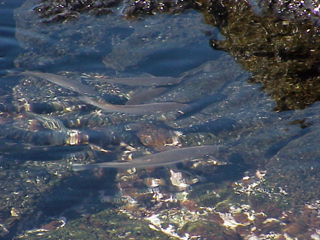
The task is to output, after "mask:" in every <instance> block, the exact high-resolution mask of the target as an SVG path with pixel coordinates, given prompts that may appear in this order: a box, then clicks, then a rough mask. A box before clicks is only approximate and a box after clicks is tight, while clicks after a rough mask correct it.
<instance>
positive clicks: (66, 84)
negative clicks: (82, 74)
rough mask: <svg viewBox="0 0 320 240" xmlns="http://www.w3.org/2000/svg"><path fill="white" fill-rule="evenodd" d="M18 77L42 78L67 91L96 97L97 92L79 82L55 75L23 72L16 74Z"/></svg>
mask: <svg viewBox="0 0 320 240" xmlns="http://www.w3.org/2000/svg"><path fill="white" fill-rule="evenodd" d="M18 74H19V75H24V76H31V77H38V78H43V79H45V80H47V81H49V82H52V83H54V84H56V85H59V86H61V87H63V88H66V89H69V90H71V91H74V92H77V93H80V94H85V95H90V96H98V92H97V91H95V90H94V89H93V88H91V87H89V86H87V85H85V84H82V83H81V82H79V81H75V80H73V79H69V78H66V77H63V76H60V75H57V74H52V73H44V72H33V71H24V72H21V73H18Z"/></svg>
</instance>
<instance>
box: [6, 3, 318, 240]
mask: <svg viewBox="0 0 320 240" xmlns="http://www.w3.org/2000/svg"><path fill="white" fill-rule="evenodd" d="M0 4H1V5H0V6H1V8H0V12H2V14H1V15H0V16H1V17H0V21H1V25H0V44H1V46H2V47H1V50H0V51H1V56H0V57H1V58H0V60H1V62H2V63H3V64H1V70H0V71H1V75H2V76H1V85H0V90H1V92H0V97H1V106H0V110H1V112H0V113H1V115H0V122H1V130H0V156H1V157H0V179H1V187H0V191H1V192H0V196H1V197H0V198H1V199H0V202H3V203H4V204H2V206H1V208H0V216H1V218H0V224H1V225H0V226H1V228H0V238H1V237H3V238H4V239H12V238H13V239H14V238H18V236H19V238H22V239H43V238H44V237H45V238H49V237H50V238H53V239H70V238H71V236H72V235H73V236H74V237H75V238H76V239H88V236H90V234H93V233H94V234H95V235H96V236H97V239H119V238H130V237H131V238H133V239H138V238H139V239H166V238H172V239H192V237H194V236H197V237H198V238H199V237H200V238H203V239H205V238H207V239H210V238H212V239H218V237H219V236H220V235H223V236H225V238H224V239H239V238H240V237H241V238H240V239H249V238H250V236H251V237H256V238H266V239H268V238H271V237H272V236H273V237H275V238H277V237H280V236H284V235H286V236H290V237H293V238H294V237H300V236H303V237H306V235H303V234H306V231H304V228H299V224H300V225H301V222H302V223H303V225H304V226H306V228H308V229H309V230H308V234H309V235H308V236H313V237H314V239H317V237H319V230H317V229H318V226H319V225H317V224H316V223H317V222H318V220H317V219H319V212H320V204H319V196H320V194H319V191H317V190H316V189H317V186H318V184H319V180H320V179H319V177H318V172H319V159H320V150H319V147H318V142H319V141H318V140H320V139H319V134H318V132H319V123H320V122H319V119H320V118H319V103H318V102H315V103H314V104H312V105H311V106H309V107H307V108H305V109H301V110H288V111H283V112H276V111H274V110H273V109H274V107H275V106H276V103H275V101H274V100H273V99H272V98H271V97H270V96H269V95H267V94H266V93H265V92H264V91H263V89H261V85H259V84H253V83H249V81H248V79H249V78H250V76H252V75H253V73H250V72H248V71H246V70H244V69H243V68H242V67H241V65H240V64H239V63H237V62H236V61H235V59H234V58H233V57H232V56H231V55H229V54H228V53H227V52H223V51H216V50H213V49H212V47H210V45H209V42H210V41H209V40H210V39H211V37H212V36H219V34H218V29H217V28H216V27H214V26H212V25H209V24H205V23H204V22H203V16H202V14H201V13H200V12H196V11H194V10H187V11H185V12H184V13H181V14H175V15H172V14H157V15H155V16H143V17H141V18H139V19H125V18H122V17H121V14H120V11H121V9H123V6H122V5H120V6H118V7H117V6H116V7H113V8H111V9H112V10H113V12H114V13H113V14H108V15H101V16H98V17H97V16H94V15H93V14H90V13H81V14H80V15H79V17H78V18H77V19H73V20H64V21H62V22H53V23H45V22H43V20H42V19H40V18H39V16H38V15H37V14H35V13H34V11H33V10H32V9H33V8H34V7H35V6H36V5H37V4H39V3H38V2H36V1H34V0H30V1H29V0H28V1H25V2H24V3H23V4H22V2H20V1H10V2H9V1H2V2H1V1H0ZM20 4H22V6H21V7H20V8H18V7H19V5H20ZM15 8H16V9H15ZM13 9H15V10H14V14H13ZM15 26H16V27H15ZM209 33H210V34H209ZM219 38H221V39H222V36H219ZM7 71H10V72H11V73H12V72H15V71H19V72H20V71H41V72H44V73H52V74H57V75H60V76H61V77H63V78H61V79H62V80H60V79H59V80H58V81H50V80H49V81H47V80H48V79H47V80H46V77H44V78H42V77H41V76H40V77H39V76H36V75H35V74H33V75H32V76H21V75H14V74H13V75H12V76H7V77H6V76H3V74H4V73H6V72H7ZM255 74H256V73H255ZM38 75H39V74H38ZM50 76H51V75H50ZM105 76H107V77H110V78H112V79H113V80H112V82H111V83H109V82H106V81H99V78H100V79H103V78H101V77H105ZM152 76H157V77H163V76H165V77H175V78H178V77H183V78H182V80H181V81H179V82H178V83H177V84H173V85H171V84H169V85H166V84H164V85H161V84H160V86H161V91H160V92H159V91H156V90H155V89H156V88H157V87H158V86H154V84H150V85H151V86H148V84H145V83H144V85H142V86H141V84H140V85H136V86H135V85H134V84H128V85H125V84H122V83H120V84H116V83H114V82H115V81H116V79H117V78H121V79H126V81H127V80H128V79H130V78H132V79H134V80H135V81H136V80H137V78H139V77H141V79H142V80H143V81H146V79H151V80H152ZM68 79H70V81H69V82H67V83H64V82H63V81H68ZM61 81H62V82H61ZM137 82H139V81H137ZM84 85H85V86H84ZM145 85H147V86H145ZM153 88H154V89H153ZM75 89H76V90H75ZM79 89H80V90H79ZM81 89H86V91H87V89H92V90H93V91H92V92H93V93H97V94H94V95H97V96H90V98H91V97H92V98H94V97H95V100H92V101H94V103H98V101H100V102H103V104H106V103H107V104H108V106H110V104H113V105H112V106H113V109H115V110H114V112H110V110H108V111H107V112H105V111H103V110H104V109H103V108H102V109H100V108H99V106H102V104H93V105H94V106H92V105H91V104H89V103H88V101H83V99H84V98H87V97H85V96H82V95H81V94H85V93H83V92H81ZM89 92H91V91H89ZM141 95H142V97H143V99H144V100H143V102H142V103H136V104H139V106H141V105H142V104H147V105H146V106H149V107H150V106H152V104H154V103H160V102H172V103H176V105H178V106H183V108H179V109H178V110H176V109H175V108H173V110H172V111H169V112H168V111H158V110H157V111H153V112H152V113H151V114H149V113H150V109H149V108H148V109H146V110H147V111H146V112H147V114H145V115H142V116H141V114H140V113H139V114H135V112H134V111H129V112H123V111H117V110H116V108H117V107H114V106H118V105H123V106H126V107H125V108H130V109H131V108H134V107H135V106H136V105H126V102H128V103H129V102H130V99H138V98H137V97H136V96H139V97H140V96H141ZM129 106H130V107H129ZM132 106H133V107H132ZM146 108H147V107H146ZM28 112H31V113H28ZM199 145H200V146H202V145H206V146H208V145H212V146H213V149H214V150H215V151H209V152H210V154H209V155H208V156H201V157H199V159H193V157H192V156H191V157H192V161H182V160H181V159H176V160H175V156H174V155H173V156H172V155H170V156H169V157H168V158H167V159H163V158H164V157H166V156H167V155H166V154H162V153H161V152H165V151H167V154H170V153H173V154H174V153H177V152H179V151H175V150H173V149H175V148H181V147H183V148H188V147H193V146H199ZM217 146H220V147H221V148H223V149H224V151H219V150H216V148H217V149H219V148H218V147H217ZM196 149H199V148H196ZM225 149H227V151H225ZM149 154H155V155H152V156H154V158H151V159H155V160H153V161H156V162H155V163H153V162H152V166H156V167H153V168H151V167H150V164H149V166H148V164H146V166H145V167H146V168H143V166H142V165H143V163H142V162H141V159H142V160H143V159H149V158H148V157H147V156H148V155H149ZM191 155H192V154H191ZM196 155H197V156H198V155H201V154H199V153H197V154H196ZM159 156H160V157H159ZM163 156H164V157H163ZM132 159H133V160H132ZM134 159H139V169H130V170H117V169H108V168H104V169H99V168H95V169H90V168H92V167H90V166H91V165H88V166H89V167H87V168H88V169H90V170H87V171H83V172H73V171H72V166H73V164H91V163H96V165H92V166H99V164H100V166H108V164H104V163H106V162H111V164H110V165H111V166H112V162H114V164H117V163H119V162H121V161H126V162H127V161H134ZM166 160H167V161H170V162H175V163H177V162H179V163H177V164H175V165H173V166H167V163H166ZM161 162H163V163H166V164H165V165H166V166H161ZM133 165H134V164H133ZM159 165H160V166H159ZM130 166H131V165H130ZM141 166H142V167H141ZM308 216H309V217H308ZM31 219H32V220H33V221H30V220H31ZM313 219H316V220H313ZM128 222H130V224H128ZM124 223H125V224H124ZM267 223H268V224H267ZM79 226H80V227H79ZM199 226H200V227H199ZM41 229H42V230H41ZM43 229H46V230H43ZM293 229H294V230H293ZM317 231H318V232H317Z"/></svg>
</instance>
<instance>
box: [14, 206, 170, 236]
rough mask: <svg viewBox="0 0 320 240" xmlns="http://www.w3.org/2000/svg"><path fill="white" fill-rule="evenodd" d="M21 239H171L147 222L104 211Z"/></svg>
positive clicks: (27, 234) (28, 234)
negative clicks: (150, 226)
mask: <svg viewBox="0 0 320 240" xmlns="http://www.w3.org/2000/svg"><path fill="white" fill-rule="evenodd" d="M19 239H28V240H37V239H80V240H81V239H170V238H168V237H167V236H166V235H165V234H163V233H160V232H156V231H153V230H151V229H150V228H149V226H148V224H146V222H145V221H142V220H138V219H130V218H128V215H127V214H125V213H121V212H119V211H118V210H112V209H109V210H104V211H101V212H99V213H96V214H93V215H90V216H89V215H86V216H84V217H83V218H77V219H72V220H70V221H68V222H67V224H66V225H65V226H64V227H62V228H60V229H56V230H51V231H49V232H42V233H41V234H39V233H36V232H34V233H26V235H24V236H20V237H19Z"/></svg>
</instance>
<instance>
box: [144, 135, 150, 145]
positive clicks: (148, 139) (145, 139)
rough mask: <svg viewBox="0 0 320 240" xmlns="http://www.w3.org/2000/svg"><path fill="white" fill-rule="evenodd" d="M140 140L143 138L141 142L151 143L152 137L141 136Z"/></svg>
mask: <svg viewBox="0 0 320 240" xmlns="http://www.w3.org/2000/svg"><path fill="white" fill-rule="evenodd" d="M142 140H143V141H142V142H143V144H145V145H149V144H151V143H152V138H151V137H150V136H146V137H143V139H142Z"/></svg>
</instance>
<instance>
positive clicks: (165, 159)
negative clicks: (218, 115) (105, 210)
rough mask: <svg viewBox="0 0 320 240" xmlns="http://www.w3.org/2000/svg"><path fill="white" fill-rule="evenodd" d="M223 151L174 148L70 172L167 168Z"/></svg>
mask: <svg viewBox="0 0 320 240" xmlns="http://www.w3.org/2000/svg"><path fill="white" fill-rule="evenodd" d="M222 150H225V149H224V148H223V147H221V146H213V145H203V146H196V147H186V148H176V149H171V150H168V151H164V152H160V153H155V154H149V155H146V156H143V157H140V158H137V159H133V160H131V161H124V162H119V161H114V162H105V163H93V164H73V165H72V170H73V171H75V172H77V171H83V170H89V169H94V168H116V169H129V168H148V167H159V166H167V165H171V164H175V163H179V162H183V161H190V160H194V159H197V158H201V157H204V156H206V155H212V154H215V153H218V152H220V151H222Z"/></svg>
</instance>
